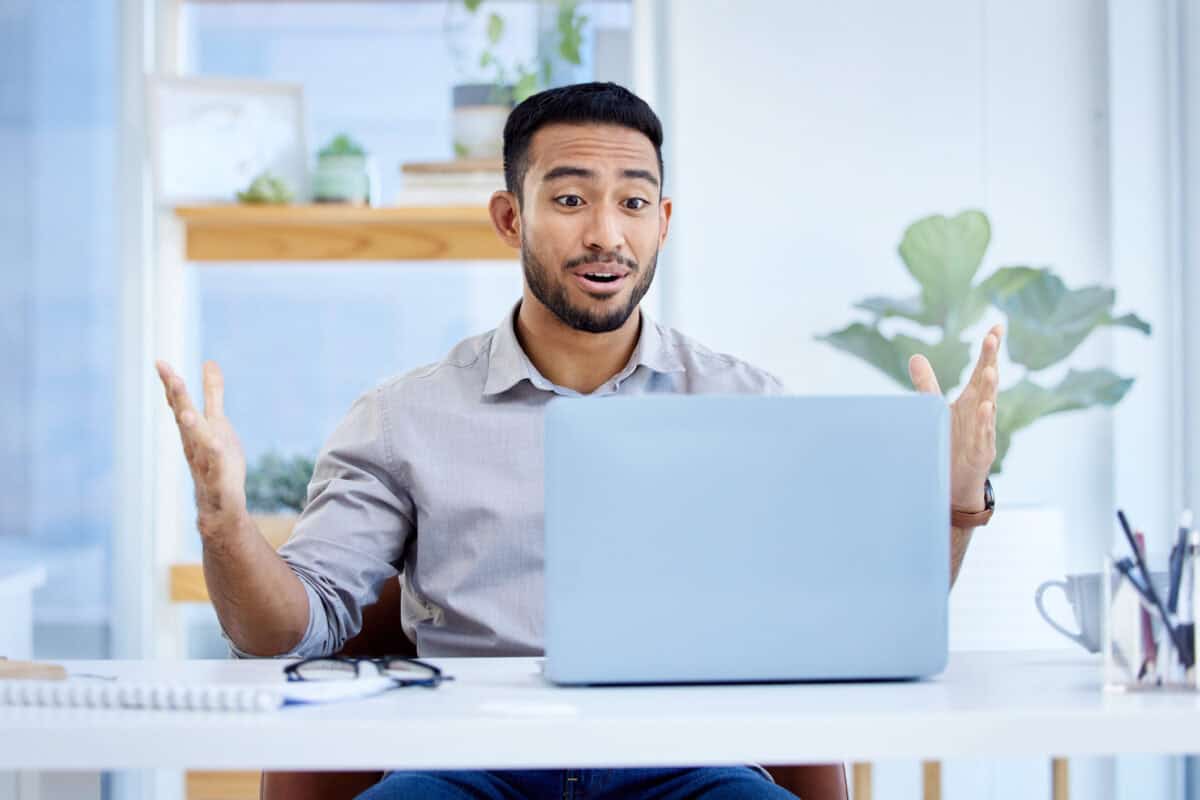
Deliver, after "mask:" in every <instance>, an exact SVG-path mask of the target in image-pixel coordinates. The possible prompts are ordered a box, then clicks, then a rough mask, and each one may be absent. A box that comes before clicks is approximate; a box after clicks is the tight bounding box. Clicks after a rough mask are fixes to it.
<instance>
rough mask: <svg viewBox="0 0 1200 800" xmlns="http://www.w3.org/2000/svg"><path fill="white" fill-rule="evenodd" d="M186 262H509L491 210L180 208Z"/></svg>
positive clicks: (513, 254) (511, 255)
mask: <svg viewBox="0 0 1200 800" xmlns="http://www.w3.org/2000/svg"><path fill="white" fill-rule="evenodd" d="M175 214H176V216H177V217H178V218H179V219H180V220H181V221H182V223H183V226H184V233H185V237H186V248H185V253H186V258H187V260H188V261H198V262H213V261H442V260H493V259H502V260H506V261H511V260H513V259H515V258H516V257H517V251H516V250H514V249H512V248H510V247H509V246H508V245H506V244H504V242H502V241H500V238H499V236H497V234H496V232H495V230H494V229H493V228H492V223H491V219H490V218H489V217H488V212H487V209H486V208H478V207H465V206H446V207H388V208H367V207H356V206H342V205H304V206H247V205H222V206H182V207H179V208H176V209H175Z"/></svg>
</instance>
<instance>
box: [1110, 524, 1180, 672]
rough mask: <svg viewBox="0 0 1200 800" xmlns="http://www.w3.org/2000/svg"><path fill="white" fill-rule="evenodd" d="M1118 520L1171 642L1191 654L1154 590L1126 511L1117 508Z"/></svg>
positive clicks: (1147, 591) (1176, 649)
mask: <svg viewBox="0 0 1200 800" xmlns="http://www.w3.org/2000/svg"><path fill="white" fill-rule="evenodd" d="M1117 520H1118V521H1120V523H1121V530H1122V531H1123V532H1124V533H1125V539H1126V540H1127V541H1128V542H1129V547H1130V549H1131V550H1133V557H1134V561H1135V562H1136V563H1137V568H1138V571H1139V572H1141V573H1142V580H1143V581H1144V583H1145V587H1146V595H1147V596H1148V597H1149V598H1150V602H1151V605H1153V606H1154V609H1155V610H1156V611H1157V612H1158V615H1159V616H1160V617H1162V621H1163V625H1165V626H1166V627H1167V634H1168V635H1169V636H1170V637H1171V642H1172V643H1173V644H1174V645H1175V651H1176V652H1178V653H1180V654H1181V655H1190V654H1191V650H1190V648H1185V647H1184V645H1183V641H1182V637H1181V636H1180V635H1179V631H1177V630H1175V627H1174V626H1173V625H1172V624H1171V618H1170V617H1169V616H1168V615H1167V609H1166V608H1165V607H1164V606H1163V604H1162V599H1161V598H1160V597H1159V596H1158V592H1156V591H1155V590H1154V580H1153V579H1152V578H1151V577H1150V570H1149V569H1148V568H1147V567H1146V560H1145V559H1144V558H1142V552H1141V550H1139V549H1138V544H1137V539H1136V538H1134V535H1133V530H1132V529H1131V528H1130V527H1129V520H1127V519H1126V518H1125V512H1124V511H1121V510H1120V509H1118V510H1117ZM1184 666H1186V667H1190V666H1192V665H1191V663H1185V664H1184Z"/></svg>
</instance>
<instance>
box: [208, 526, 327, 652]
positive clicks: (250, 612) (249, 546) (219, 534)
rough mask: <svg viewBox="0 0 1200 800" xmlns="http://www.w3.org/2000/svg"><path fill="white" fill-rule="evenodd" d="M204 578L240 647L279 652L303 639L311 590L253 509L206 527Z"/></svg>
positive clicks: (224, 621) (225, 626) (210, 594)
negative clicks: (263, 528) (271, 540)
mask: <svg viewBox="0 0 1200 800" xmlns="http://www.w3.org/2000/svg"><path fill="white" fill-rule="evenodd" d="M201 536H202V539H203V541H204V580H205V582H206V583H207V584H208V593H209V596H210V597H211V598H212V603H213V606H214V607H215V608H216V611H217V617H218V618H220V620H221V626H222V627H223V628H224V629H225V632H226V633H227V634H229V638H230V639H232V640H233V643H234V644H235V645H237V647H238V649H240V650H242V651H244V652H246V653H249V654H251V655H257V656H275V655H281V654H283V653H286V652H288V651H289V650H291V649H292V648H294V647H295V646H296V645H297V644H299V643H300V640H301V639H302V638H303V637H304V632H305V630H306V629H307V628H308V595H307V594H306V593H305V591H304V584H303V583H302V582H301V581H300V578H298V577H297V576H296V574H295V573H294V572H292V570H291V568H290V567H288V565H287V562H285V561H284V560H283V559H282V558H280V557H279V554H278V553H276V552H275V550H274V549H273V548H272V547H271V545H270V544H269V543H268V542H267V540H266V539H265V538H264V537H263V536H262V534H261V533H259V531H258V527H257V526H256V525H255V524H254V521H253V520H252V519H251V518H250V516H249V515H248V514H240V515H238V517H237V518H236V519H232V520H230V521H228V522H227V523H223V524H222V525H221V529H220V530H212V531H207V532H206V531H203V530H202V531H201Z"/></svg>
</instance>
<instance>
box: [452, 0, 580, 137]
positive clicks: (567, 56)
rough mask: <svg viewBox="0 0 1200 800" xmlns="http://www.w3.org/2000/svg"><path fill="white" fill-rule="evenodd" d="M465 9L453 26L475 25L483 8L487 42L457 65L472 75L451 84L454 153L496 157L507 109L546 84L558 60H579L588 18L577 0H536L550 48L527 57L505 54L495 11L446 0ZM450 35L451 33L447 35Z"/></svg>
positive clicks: (478, 2)
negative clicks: (550, 23) (545, 22)
mask: <svg viewBox="0 0 1200 800" xmlns="http://www.w3.org/2000/svg"><path fill="white" fill-rule="evenodd" d="M449 2H451V3H452V5H453V6H458V7H460V8H461V9H463V10H464V11H465V17H466V19H465V20H463V21H461V22H460V23H459V25H458V26H457V27H459V28H467V27H470V26H471V24H472V23H475V24H478V22H479V21H480V19H481V16H482V14H483V13H485V12H486V14H487V17H486V22H484V26H485V31H486V44H485V45H484V48H483V50H482V51H480V52H479V54H478V56H476V57H474V58H468V59H467V67H466V68H460V71H462V72H464V73H470V74H472V75H473V76H474V79H473V80H467V81H465V82H463V83H460V84H458V85H456V86H454V88H453V105H454V155H455V157H456V158H460V159H461V158H472V159H496V158H499V157H500V156H501V147H502V140H503V134H504V123H505V121H506V120H507V119H508V112H509V111H510V110H511V109H512V107H513V106H514V105H515V104H517V103H520V102H521V101H522V100H525V99H526V98H527V97H529V96H530V95H532V94H534V93H536V92H538V91H540V90H541V89H544V88H546V87H547V86H548V85H550V81H551V78H552V77H553V75H554V74H555V72H556V65H558V64H561V63H566V64H571V65H575V66H579V65H581V64H582V58H581V55H580V49H581V46H582V43H583V35H584V25H585V23H586V22H587V17H585V16H583V15H582V14H580V13H579V10H578V6H579V3H578V0H541V2H540V3H539V6H538V12H539V23H540V22H541V20H542V19H552V20H553V27H552V29H551V30H550V31H549V32H548V34H547V35H544V36H540V37H539V45H542V46H546V47H548V48H549V51H548V52H546V53H545V54H544V55H539V56H537V57H535V58H533V59H532V60H528V61H526V60H518V59H509V58H506V57H505V56H504V55H503V54H502V53H501V47H500V45H501V43H502V42H503V41H504V37H505V33H506V31H507V30H508V28H509V24H508V22H507V20H506V19H505V18H504V17H503V16H502V15H501V14H500V13H499V12H497V11H496V10H495V9H483V8H482V7H483V5H484V0H449ZM452 38H453V37H452Z"/></svg>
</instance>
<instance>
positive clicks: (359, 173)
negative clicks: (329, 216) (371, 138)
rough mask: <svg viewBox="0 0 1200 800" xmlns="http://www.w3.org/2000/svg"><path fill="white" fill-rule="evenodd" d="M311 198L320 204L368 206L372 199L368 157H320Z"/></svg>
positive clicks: (314, 175)
mask: <svg viewBox="0 0 1200 800" xmlns="http://www.w3.org/2000/svg"><path fill="white" fill-rule="evenodd" d="M312 195H313V200H314V201H316V202H318V203H348V204H351V205H365V204H366V202H367V200H368V198H369V197H370V196H371V180H370V178H368V177H367V157H366V156H358V155H338V156H318V157H317V169H316V171H315V172H314V173H313V177H312Z"/></svg>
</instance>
